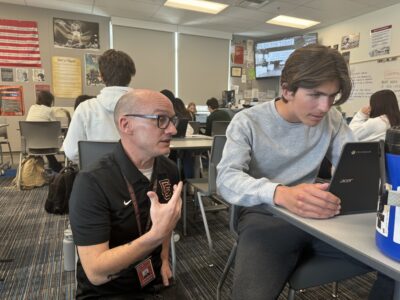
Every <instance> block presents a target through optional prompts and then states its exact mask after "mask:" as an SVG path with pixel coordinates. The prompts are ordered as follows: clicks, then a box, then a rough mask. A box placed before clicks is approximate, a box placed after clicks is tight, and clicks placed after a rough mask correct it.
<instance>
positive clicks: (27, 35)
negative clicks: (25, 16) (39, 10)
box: [0, 19, 42, 68]
mask: <svg viewBox="0 0 400 300" xmlns="http://www.w3.org/2000/svg"><path fill="white" fill-rule="evenodd" d="M0 66H4V67H32V68H40V67H41V66H42V62H41V60H40V50H39V34H38V30H37V23H36V22H34V21H18V20H4V19H0Z"/></svg>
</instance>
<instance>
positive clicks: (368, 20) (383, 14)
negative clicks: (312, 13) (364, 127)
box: [318, 4, 400, 116]
mask: <svg viewBox="0 0 400 300" xmlns="http://www.w3.org/2000/svg"><path fill="white" fill-rule="evenodd" d="M399 15H400V4H396V5H393V6H390V7H387V8H384V9H380V10H377V11H375V12H372V13H368V14H365V15H362V16H360V17H357V18H353V19H351V20H348V21H345V22H341V23H338V24H335V25H333V26H329V27H326V28H324V29H322V30H319V31H318V40H319V42H320V43H322V44H324V45H335V44H339V49H340V42H341V38H342V36H345V35H348V34H353V33H355V34H357V33H360V45H359V47H358V48H354V49H349V50H345V51H350V69H352V67H354V68H355V69H361V70H362V69H363V68H362V66H363V65H365V66H366V68H367V71H370V72H372V71H374V70H373V69H374V68H375V67H374V63H372V62H371V61H376V60H377V59H382V58H386V57H396V56H399V55H400V19H399ZM385 25H392V34H391V45H390V48H391V52H390V54H389V55H383V56H379V57H369V54H368V53H369V50H370V30H371V29H374V28H379V27H382V26H385ZM367 64H368V65H367ZM384 64H385V65H384V68H385V69H390V68H391V67H392V66H394V67H395V68H397V67H396V65H397V64H398V62H397V61H393V62H386V63H384ZM377 66H378V65H377ZM354 68H353V69H354ZM379 68H382V65H379ZM364 69H365V68H364ZM368 69H369V70H368ZM397 77H398V78H397V79H396V80H398V81H399V80H400V78H399V76H397ZM372 78H373V80H379V79H380V78H381V77H379V76H376V77H372ZM372 86H374V89H378V90H379V89H380V88H379V86H380V87H382V88H385V86H382V85H380V83H379V82H374V84H373V85H372ZM374 91H375V90H372V91H371V92H374ZM368 103H369V97H365V98H362V99H360V98H359V97H357V98H353V99H352V97H350V99H349V101H348V102H346V103H345V104H343V105H342V106H341V108H342V110H343V111H344V112H346V114H347V115H348V116H352V115H354V113H356V112H357V111H358V110H359V109H360V108H361V107H363V106H365V105H368Z"/></svg>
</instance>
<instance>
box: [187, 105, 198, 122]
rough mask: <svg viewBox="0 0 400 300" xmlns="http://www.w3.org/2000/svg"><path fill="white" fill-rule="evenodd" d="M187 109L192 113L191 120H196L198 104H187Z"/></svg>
mask: <svg viewBox="0 0 400 300" xmlns="http://www.w3.org/2000/svg"><path fill="white" fill-rule="evenodd" d="M187 111H188V112H189V114H190V121H196V113H197V109H196V104H195V103H194V102H190V103H189V104H188V106H187Z"/></svg>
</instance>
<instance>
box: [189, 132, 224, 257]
mask: <svg viewBox="0 0 400 300" xmlns="http://www.w3.org/2000/svg"><path fill="white" fill-rule="evenodd" d="M225 142H226V136H225V135H216V136H214V139H213V144H212V147H211V155H210V162H209V165H208V178H193V179H187V180H186V183H185V185H184V188H183V233H184V235H186V234H187V202H186V199H187V189H188V187H189V186H192V187H193V188H194V190H195V200H197V203H198V205H199V208H200V212H201V216H202V219H203V223H204V229H205V231H206V235H207V240H208V246H209V249H210V252H211V251H212V250H213V244H212V239H211V235H210V230H209V228H208V223H207V218H206V212H215V211H219V210H226V209H227V208H228V205H227V204H226V202H225V201H224V200H223V199H222V197H221V196H219V195H218V194H217V187H216V185H217V184H216V180H217V165H218V163H219V162H220V160H221V157H222V152H223V150H224V146H225ZM203 197H208V198H209V199H211V200H212V201H213V202H214V203H213V205H210V206H207V207H204V204H203Z"/></svg>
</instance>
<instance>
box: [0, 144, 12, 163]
mask: <svg viewBox="0 0 400 300" xmlns="http://www.w3.org/2000/svg"><path fill="white" fill-rule="evenodd" d="M7 145H8V151H9V152H10V158H11V165H13V164H14V159H13V155H12V152H11V145H10V143H7ZM1 153H2V155H1V162H3V151H1Z"/></svg>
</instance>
